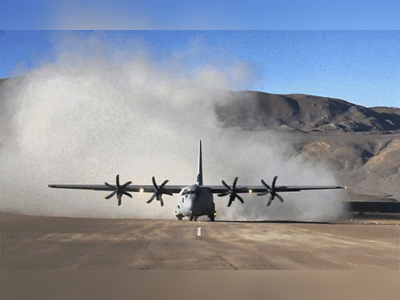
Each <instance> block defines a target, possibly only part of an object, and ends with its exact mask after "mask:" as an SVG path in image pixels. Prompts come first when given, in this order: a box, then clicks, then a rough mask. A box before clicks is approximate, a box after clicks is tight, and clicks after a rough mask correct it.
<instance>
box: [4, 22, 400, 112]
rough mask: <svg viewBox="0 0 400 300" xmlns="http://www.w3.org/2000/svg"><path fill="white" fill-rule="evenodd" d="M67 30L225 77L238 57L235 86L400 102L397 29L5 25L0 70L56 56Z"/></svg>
mask: <svg viewBox="0 0 400 300" xmlns="http://www.w3.org/2000/svg"><path fill="white" fill-rule="evenodd" d="M71 37H72V38H74V39H77V40H78V41H81V42H82V44H85V47H87V44H88V42H87V41H88V40H90V39H92V38H93V37H96V38H100V39H101V40H102V41H103V44H104V45H107V54H106V55H111V56H113V57H115V53H118V52H121V53H131V52H130V51H131V50H132V48H140V49H141V51H143V52H145V53H146V55H147V56H148V57H149V58H150V59H151V60H152V61H154V62H156V63H160V65H162V64H163V63H165V62H167V61H171V59H173V58H174V57H175V58H176V57H179V60H177V63H179V64H180V65H181V66H180V68H177V69H178V70H180V71H182V70H185V72H187V73H188V74H190V73H195V72H196V71H198V70H199V69H200V68H205V67H207V66H210V67H211V66H212V67H213V68H215V67H216V68H217V69H218V70H220V71H221V72H223V73H224V74H225V76H227V78H230V77H232V76H234V73H233V70H234V69H237V65H242V68H241V70H243V73H242V74H241V76H242V77H246V78H244V79H243V80H242V81H238V80H236V82H235V83H234V84H233V86H232V87H231V88H232V89H234V90H257V91H262V92H267V93H278V94H291V93H302V94H311V95H317V96H327V97H333V98H339V99H344V100H346V101H349V102H352V103H356V104H359V105H363V106H367V107H370V106H392V107H400V31H398V30H390V31H385V30H383V31H371V30H363V31H357V30H355V31H353V30H350V31H349V30H336V31H329V30H304V31H300V30H194V31H190V30H185V31H182V30H171V31H167V30H162V31H158V30H143V31H142V30H130V31H128V30H124V31H114V30H108V31H55V30H41V31H40V30H39V31H36V30H25V31H22V30H2V31H0V61H1V62H2V63H1V64H0V78H7V77H12V76H20V75H25V74H27V73H28V72H29V71H31V70H34V69H35V68H39V67H40V66H42V65H45V64H46V63H51V62H55V61H57V60H59V59H60V53H62V52H64V51H65V49H62V48H63V47H68V46H67V44H66V43H65V39H68V38H71ZM82 47H83V46H82ZM236 72H237V71H236Z"/></svg>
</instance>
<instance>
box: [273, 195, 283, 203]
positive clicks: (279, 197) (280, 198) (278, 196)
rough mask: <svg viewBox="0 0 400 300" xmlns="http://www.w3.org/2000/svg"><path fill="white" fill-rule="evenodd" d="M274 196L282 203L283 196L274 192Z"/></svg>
mask: <svg viewBox="0 0 400 300" xmlns="http://www.w3.org/2000/svg"><path fill="white" fill-rule="evenodd" d="M275 196H276V197H277V198H278V199H279V200H280V201H281V202H282V203H283V198H282V197H281V196H280V195H279V194H275Z"/></svg>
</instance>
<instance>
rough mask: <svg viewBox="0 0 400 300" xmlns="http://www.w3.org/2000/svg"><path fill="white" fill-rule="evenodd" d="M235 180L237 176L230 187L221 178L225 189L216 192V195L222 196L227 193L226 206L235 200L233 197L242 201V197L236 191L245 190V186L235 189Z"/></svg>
mask: <svg viewBox="0 0 400 300" xmlns="http://www.w3.org/2000/svg"><path fill="white" fill-rule="evenodd" d="M237 181H238V177H236V178H235V179H234V180H233V185H232V188H231V187H230V186H229V185H228V184H227V183H226V182H225V181H224V180H222V184H223V185H224V186H225V187H226V189H227V191H226V192H223V193H220V194H218V197H224V196H228V195H229V202H228V207H229V206H231V204H232V202H233V201H234V200H235V198H238V199H239V201H240V202H242V203H244V201H243V198H242V197H240V196H239V195H238V194H237V193H240V192H244V191H246V188H241V189H237V188H236V183H237Z"/></svg>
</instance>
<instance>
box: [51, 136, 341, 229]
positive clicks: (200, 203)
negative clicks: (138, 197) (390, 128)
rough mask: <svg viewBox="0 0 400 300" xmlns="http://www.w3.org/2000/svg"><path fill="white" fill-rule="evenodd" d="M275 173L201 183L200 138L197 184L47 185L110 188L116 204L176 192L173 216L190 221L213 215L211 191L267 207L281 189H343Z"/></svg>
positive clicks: (297, 190)
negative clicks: (296, 182)
mask: <svg viewBox="0 0 400 300" xmlns="http://www.w3.org/2000/svg"><path fill="white" fill-rule="evenodd" d="M277 178H278V177H277V176H275V177H274V179H273V180H272V185H271V186H269V185H268V184H267V183H265V181H264V180H263V179H261V183H262V186H260V185H259V186H237V185H236V183H237V181H238V177H236V178H235V179H234V181H233V184H232V186H230V185H228V184H227V183H226V182H225V181H224V180H222V184H223V185H222V186H221V185H220V186H214V185H203V162H202V148H201V141H200V145H199V157H198V168H197V183H196V184H194V185H191V186H183V185H170V186H167V183H168V180H165V181H164V182H163V183H162V184H161V185H157V183H156V180H155V178H154V176H153V178H152V182H153V185H132V184H131V183H132V182H131V181H128V182H126V183H125V184H123V185H121V184H120V181H119V175H117V177H116V184H115V185H111V184H109V183H107V182H105V183H104V185H100V184H97V185H82V184H81V185H76V184H49V185H48V187H49V188H61V189H80V190H96V191H111V194H109V195H108V196H106V197H105V198H106V199H110V198H112V197H113V196H115V195H116V196H117V199H118V205H121V203H122V196H123V195H126V196H128V197H130V198H132V195H131V194H130V193H129V192H139V193H153V195H152V196H151V198H150V199H149V200H148V201H147V203H151V202H152V201H153V200H154V199H155V200H157V201H159V202H160V204H161V206H163V205H164V201H163V198H162V195H163V194H165V195H170V196H172V195H173V194H176V193H178V194H179V195H178V198H177V204H176V210H175V216H176V217H177V218H178V220H182V218H183V217H188V218H189V220H190V221H193V220H195V221H196V220H197V218H198V217H199V216H208V218H209V219H210V221H214V219H215V216H216V211H215V204H214V199H213V194H218V197H223V196H229V201H228V207H229V206H231V204H232V202H233V201H234V200H235V199H238V200H239V201H240V202H241V203H244V201H243V198H242V197H241V196H240V195H239V194H240V193H257V195H258V196H264V195H267V194H269V195H270V197H269V200H268V202H267V206H269V205H270V204H271V202H272V200H274V199H275V198H278V199H279V200H280V201H281V202H283V198H282V197H281V196H280V195H279V194H278V192H279V193H281V192H299V191H302V190H327V189H343V188H344V187H341V186H276V185H275V184H276V180H277Z"/></svg>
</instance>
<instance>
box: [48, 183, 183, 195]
mask: <svg viewBox="0 0 400 300" xmlns="http://www.w3.org/2000/svg"><path fill="white" fill-rule="evenodd" d="M47 187H49V188H53V189H72V190H91V191H113V189H111V188H110V187H108V186H106V185H104V184H48V185H47ZM183 187H184V186H183V185H182V186H180V185H168V186H166V187H164V188H163V194H165V192H168V193H172V194H176V193H179V192H180V191H181V189H182V188H183ZM124 191H126V192H133V193H135V192H137V193H154V192H155V188H154V186H152V185H132V184H131V185H128V186H127V187H125V188H124Z"/></svg>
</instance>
